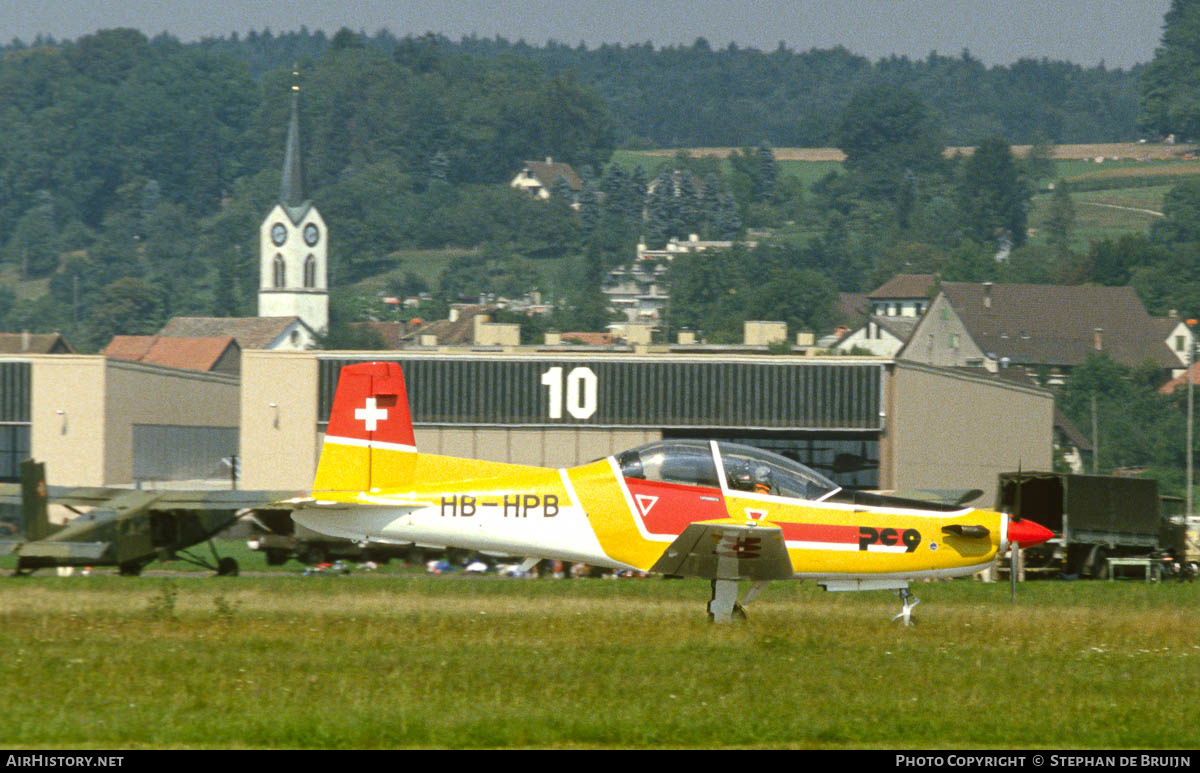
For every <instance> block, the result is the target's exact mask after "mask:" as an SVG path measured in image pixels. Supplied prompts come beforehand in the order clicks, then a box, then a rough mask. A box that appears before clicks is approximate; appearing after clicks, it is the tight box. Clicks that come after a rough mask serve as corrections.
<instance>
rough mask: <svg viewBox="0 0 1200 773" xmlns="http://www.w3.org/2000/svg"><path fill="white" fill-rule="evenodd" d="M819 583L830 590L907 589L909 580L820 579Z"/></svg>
mask: <svg viewBox="0 0 1200 773" xmlns="http://www.w3.org/2000/svg"><path fill="white" fill-rule="evenodd" d="M817 585H820V586H821V587H822V588H824V589H825V590H828V591H859V590H905V589H907V588H908V580H890V579H878V580H819V581H818V582H817Z"/></svg>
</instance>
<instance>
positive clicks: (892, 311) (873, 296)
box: [867, 274, 937, 317]
mask: <svg viewBox="0 0 1200 773" xmlns="http://www.w3.org/2000/svg"><path fill="white" fill-rule="evenodd" d="M936 288H937V277H935V276H934V275H933V274H896V275H895V276H894V277H892V278H891V279H889V280H888V281H886V282H884V283H883V284H882V285H880V286H879V287H878V288H876V289H875V290H872V291H871V292H870V293H868V294H867V302H868V303H869V304H870V307H871V313H872V314H874V315H876V316H879V317H919V316H921V315H922V314H923V313H925V309H926V308H928V306H929V299H930V298H931V297H932V296H933V292H934V290H935V289H936Z"/></svg>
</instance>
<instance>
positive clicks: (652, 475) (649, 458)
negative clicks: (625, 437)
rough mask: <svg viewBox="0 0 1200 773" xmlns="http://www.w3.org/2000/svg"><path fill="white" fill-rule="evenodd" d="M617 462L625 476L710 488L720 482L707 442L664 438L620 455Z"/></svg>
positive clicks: (717, 485) (715, 486)
mask: <svg viewBox="0 0 1200 773" xmlns="http://www.w3.org/2000/svg"><path fill="white" fill-rule="evenodd" d="M617 463H618V464H619V465H620V466H621V474H623V475H624V476H625V477H626V478H642V479H643V480H652V481H662V482H665V483H684V484H687V485H689V486H708V487H710V488H718V487H720V485H721V483H720V481H719V480H718V479H717V469H716V466H715V465H714V464H713V458H712V449H711V448H710V447H709V445H708V442H707V441H702V440H695V441H689V440H664V441H661V442H658V443H647V444H646V445H644V446H638V447H637V448H632V449H630V450H628V451H625V452H624V453H622V454H618V456H617Z"/></svg>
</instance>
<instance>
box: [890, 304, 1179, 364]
mask: <svg viewBox="0 0 1200 773" xmlns="http://www.w3.org/2000/svg"><path fill="white" fill-rule="evenodd" d="M1168 327H1169V328H1170V330H1171V332H1170V334H1169V335H1170V336H1174V335H1176V334H1177V333H1176V332H1175V331H1176V330H1177V328H1178V326H1171V325H1169V324H1168V323H1167V322H1164V320H1162V319H1156V318H1154V317H1151V316H1150V315H1149V314H1147V313H1146V309H1145V307H1144V306H1143V305H1142V302H1141V300H1140V299H1139V298H1138V297H1137V294H1136V293H1135V292H1134V291H1133V288H1131V287H1093V286H1061V285H1022V284H1012V285H1007V284H992V283H991V282H984V283H968V282H943V283H942V284H941V289H940V291H939V292H938V293H937V295H936V296H935V297H934V299H933V301H932V302H931V304H930V306H929V308H928V309H927V310H926V311H925V314H924V316H923V317H921V319H920V321H919V322H918V323H917V326H916V329H915V330H914V331H913V334H912V337H911V338H910V339H909V342H908V344H907V345H906V346H905V347H904V348H903V349H902V350H901V351H900V353H899V355H898V356H899V357H900V358H901V359H905V360H911V361H914V362H922V363H926V364H928V365H937V366H943V367H957V366H970V367H983V368H986V369H988V370H990V371H993V372H994V371H996V370H998V369H1000V368H1003V367H1006V366H1009V365H1012V366H1020V367H1024V368H1026V369H1027V370H1032V369H1045V371H1046V373H1047V375H1048V376H1049V383H1051V384H1053V383H1061V379H1062V378H1063V377H1064V376H1065V374H1066V373H1067V372H1069V371H1070V369H1071V368H1072V367H1074V366H1076V365H1080V364H1082V363H1083V362H1084V361H1085V360H1086V359H1087V356H1088V355H1089V354H1092V353H1095V352H1106V353H1107V354H1109V355H1110V356H1112V358H1113V359H1114V360H1116V361H1117V362H1119V363H1121V364H1123V365H1127V366H1130V367H1136V366H1139V365H1142V364H1143V363H1145V362H1152V363H1154V364H1155V365H1157V366H1158V367H1161V368H1163V369H1164V370H1169V371H1172V372H1174V371H1175V370H1178V369H1179V368H1181V367H1183V360H1182V359H1181V357H1180V356H1179V355H1178V354H1177V352H1176V351H1175V350H1174V349H1173V347H1172V346H1170V345H1169V343H1171V342H1172V341H1169V340H1168V334H1167V333H1166V330H1167V329H1168ZM1183 331H1184V332H1183V333H1182V334H1185V335H1190V333H1187V330H1186V325H1184V326H1183Z"/></svg>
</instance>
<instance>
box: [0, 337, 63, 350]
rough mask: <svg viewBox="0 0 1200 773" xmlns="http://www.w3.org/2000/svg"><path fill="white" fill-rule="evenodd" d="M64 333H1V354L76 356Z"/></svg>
mask: <svg viewBox="0 0 1200 773" xmlns="http://www.w3.org/2000/svg"><path fill="white" fill-rule="evenodd" d="M74 353H75V349H74V348H73V347H72V346H71V344H69V343H67V339H65V338H63V335H62V333H0V354H74Z"/></svg>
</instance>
